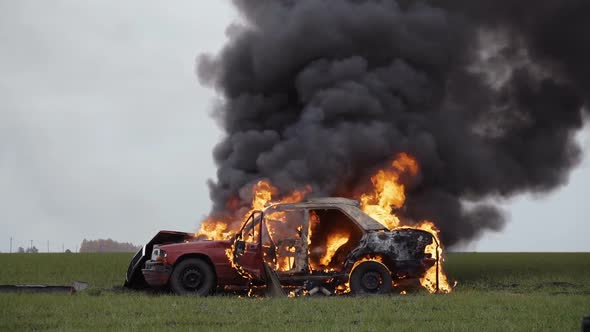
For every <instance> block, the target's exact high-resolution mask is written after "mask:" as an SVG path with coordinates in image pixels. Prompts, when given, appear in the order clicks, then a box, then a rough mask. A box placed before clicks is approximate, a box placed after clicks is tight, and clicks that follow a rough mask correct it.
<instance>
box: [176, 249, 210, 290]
mask: <svg viewBox="0 0 590 332" xmlns="http://www.w3.org/2000/svg"><path fill="white" fill-rule="evenodd" d="M191 258H197V259H201V260H203V261H205V262H206V263H207V264H209V266H210V267H211V269H212V270H213V276H214V278H215V284H216V285H217V269H216V268H215V264H213V262H212V261H211V258H210V257H209V256H207V255H205V254H199V253H189V254H184V255H182V256H179V257H178V258H177V259H176V261H175V262H174V266H173V269H174V268H176V266H177V265H178V264H180V262H182V261H185V260H187V259H191Z"/></svg>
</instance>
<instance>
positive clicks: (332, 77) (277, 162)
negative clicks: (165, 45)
mask: <svg viewBox="0 0 590 332" xmlns="http://www.w3.org/2000/svg"><path fill="white" fill-rule="evenodd" d="M234 4H235V5H236V7H237V8H238V10H239V13H240V15H241V20H240V22H237V23H235V24H233V25H232V26H231V27H230V28H228V36H229V41H228V42H227V44H226V45H225V47H224V48H223V49H222V51H221V52H220V53H219V54H217V55H215V56H212V55H203V56H201V57H200V58H199V63H198V74H199V77H200V79H201V81H202V82H203V83H204V84H207V85H209V86H212V87H214V88H215V89H216V90H217V91H218V92H219V93H220V95H221V96H222V101H221V103H220V104H219V105H218V107H217V108H216V109H215V113H214V114H215V117H216V118H217V119H218V121H219V123H220V124H221V126H222V127H223V129H224V130H225V132H226V137H225V138H224V139H223V140H222V141H221V142H220V143H219V144H218V145H217V146H216V147H215V150H214V152H213V155H214V159H215V161H216V163H217V165H218V172H217V180H216V181H213V182H211V183H210V187H211V198H212V200H213V203H214V206H213V212H212V213H213V214H220V213H227V209H228V202H235V201H236V199H237V200H238V201H241V202H242V203H243V204H246V203H247V202H249V199H250V198H249V197H248V194H249V188H250V187H251V186H252V184H253V183H254V182H255V181H257V180H260V179H269V180H271V181H272V183H273V184H274V185H275V186H277V187H278V188H279V190H280V191H281V192H284V193H287V192H289V191H291V190H293V189H299V188H302V187H303V186H304V185H311V186H312V188H313V192H314V194H315V195H346V194H350V193H353V192H355V189H357V188H359V187H361V186H363V185H364V184H365V183H366V181H367V179H368V176H369V175H370V174H372V173H373V172H374V170H375V169H377V168H381V167H383V166H385V165H387V163H389V162H390V161H391V159H392V158H393V157H394V156H395V155H396V154H397V153H400V152H408V153H410V154H412V155H413V156H415V157H416V158H417V159H418V161H419V163H420V165H421V172H420V176H419V178H418V180H415V181H413V182H411V183H408V185H409V188H408V193H407V196H408V197H407V203H406V207H405V208H404V210H403V212H402V213H403V215H404V217H405V219H407V220H421V219H430V220H434V221H436V222H437V224H438V225H439V227H440V228H441V230H442V235H443V238H444V241H445V242H446V243H447V244H448V245H452V244H456V243H459V242H461V241H468V240H470V239H473V238H475V237H477V236H478V235H480V234H481V233H482V231H485V230H498V229H500V228H501V227H502V225H503V224H504V221H505V216H504V214H503V212H502V211H501V210H500V209H499V208H497V207H496V206H495V205H494V204H493V203H490V201H493V200H494V199H498V198H501V199H503V198H510V197H512V196H514V195H517V194H520V193H526V192H547V191H550V190H552V189H555V188H557V187H559V186H560V185H563V184H564V183H565V182H566V181H567V179H568V174H569V171H570V170H571V169H572V168H573V167H574V166H575V165H576V164H577V163H578V162H579V160H580V155H581V151H580V148H579V146H578V145H577V144H576V142H575V141H574V139H573V136H574V134H575V133H576V131H578V130H580V129H581V128H582V127H583V118H584V113H585V108H584V105H585V103H586V102H587V100H588V97H589V96H590V61H588V59H590V20H588V19H587V17H590V16H589V15H590V2H588V1H587V0H569V1H568V0H546V1H533V0H524V1H523V0H521V1H509V0H503V1H498V0H485V1H481V0H479V1H471V0H448V1H430V2H419V1H401V0H400V1H394V0H332V1H330V0H297V1H295V0H234ZM490 199H491V200H490ZM236 206H239V204H238V205H235V204H234V205H232V208H231V209H235V208H236ZM231 209H230V210H231ZM230 212H231V211H230Z"/></svg>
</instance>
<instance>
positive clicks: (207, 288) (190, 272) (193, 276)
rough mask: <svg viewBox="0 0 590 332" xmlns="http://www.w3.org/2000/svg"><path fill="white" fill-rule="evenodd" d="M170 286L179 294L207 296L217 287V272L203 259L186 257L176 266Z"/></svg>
mask: <svg viewBox="0 0 590 332" xmlns="http://www.w3.org/2000/svg"><path fill="white" fill-rule="evenodd" d="M170 288H172V291H174V293H176V294H178V295H198V296H207V295H209V294H211V292H212V291H213V289H214V288H215V272H214V271H213V268H212V267H211V266H210V265H209V264H208V263H207V262H205V261H203V260H202V259H198V258H189V259H185V260H183V261H182V262H180V263H178V265H176V267H175V268H174V271H173V272H172V275H171V276H170Z"/></svg>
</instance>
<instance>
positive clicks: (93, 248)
mask: <svg viewBox="0 0 590 332" xmlns="http://www.w3.org/2000/svg"><path fill="white" fill-rule="evenodd" d="M139 248H140V246H135V245H133V244H132V243H129V242H117V241H113V240H111V239H106V240H105V239H98V240H86V239H84V240H82V244H81V245H80V252H136V251H137V250H139Z"/></svg>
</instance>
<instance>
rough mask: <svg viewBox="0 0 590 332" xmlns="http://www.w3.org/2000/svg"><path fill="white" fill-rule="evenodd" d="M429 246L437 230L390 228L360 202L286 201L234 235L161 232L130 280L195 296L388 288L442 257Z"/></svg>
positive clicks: (134, 262) (416, 275)
mask: <svg viewBox="0 0 590 332" xmlns="http://www.w3.org/2000/svg"><path fill="white" fill-rule="evenodd" d="M429 245H430V246H432V245H436V246H437V247H438V243H436V239H435V238H434V236H433V235H432V234H431V233H429V232H426V231H423V230H419V229H406V228H404V229H396V230H392V231H390V230H388V229H386V228H385V227H384V226H383V225H382V224H380V223H379V222H377V221H375V220H374V219H372V218H371V217H369V216H368V215H367V214H365V213H364V212H363V211H361V210H360V209H359V204H358V202H357V201H353V200H349V199H344V198H316V199H310V200H307V201H304V202H299V203H279V204H273V205H270V206H268V207H266V208H265V209H264V210H262V211H254V212H253V213H252V214H251V215H250V216H249V217H248V218H247V220H246V221H245V222H244V223H243V225H242V227H241V229H240V230H239V231H238V232H236V234H234V235H233V236H231V238H230V239H228V240H199V239H196V238H194V237H193V236H192V234H189V233H180V232H160V233H159V234H158V236H156V237H155V238H154V239H152V241H150V242H149V243H148V244H147V245H146V246H145V247H144V250H143V251H140V252H138V253H137V255H136V257H134V259H133V260H132V262H131V264H130V266H129V269H128V273H127V280H126V286H127V287H132V288H133V287H136V288H139V287H151V288H164V287H166V288H170V289H171V290H172V291H173V292H175V293H177V294H194V295H208V294H211V293H213V292H214V291H215V290H217V289H220V288H228V287H229V288H231V287H237V288H240V287H241V288H248V287H253V286H264V285H271V284H272V283H274V284H275V286H276V287H279V288H280V289H282V290H283V291H290V292H291V293H293V294H314V293H317V292H318V291H321V292H322V293H324V294H326V295H328V294H338V293H348V292H352V293H354V294H379V293H387V292H389V291H391V289H392V285H393V284H394V283H395V282H397V281H400V280H405V279H414V278H421V277H423V276H424V274H425V273H426V271H427V270H429V269H430V268H431V267H433V266H434V265H435V264H439V257H432V255H431V254H429V253H425V251H426V250H425V249H426V247H427V246H429ZM436 252H438V251H436ZM148 255H150V257H148ZM437 278H438V276H437ZM277 284H278V285H277Z"/></svg>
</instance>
